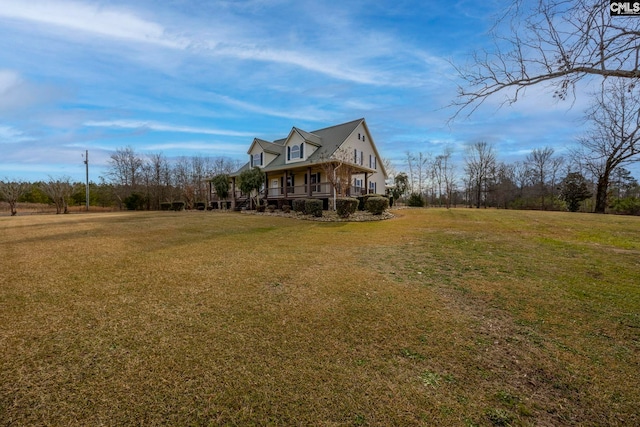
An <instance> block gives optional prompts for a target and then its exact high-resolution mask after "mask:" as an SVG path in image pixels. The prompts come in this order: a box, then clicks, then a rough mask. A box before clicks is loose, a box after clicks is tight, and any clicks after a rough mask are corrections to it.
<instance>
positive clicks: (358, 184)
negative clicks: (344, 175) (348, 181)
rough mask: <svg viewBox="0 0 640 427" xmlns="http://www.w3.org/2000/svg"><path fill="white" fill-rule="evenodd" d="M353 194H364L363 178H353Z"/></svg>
mask: <svg viewBox="0 0 640 427" xmlns="http://www.w3.org/2000/svg"><path fill="white" fill-rule="evenodd" d="M353 183H354V185H353V195H354V196H359V195H360V194H362V180H361V179H358V178H356V179H354V180H353Z"/></svg>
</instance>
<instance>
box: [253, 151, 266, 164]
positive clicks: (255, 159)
mask: <svg viewBox="0 0 640 427" xmlns="http://www.w3.org/2000/svg"><path fill="white" fill-rule="evenodd" d="M263 158H264V157H263V155H262V153H256V154H254V155H253V156H251V167H254V166H262V160H263Z"/></svg>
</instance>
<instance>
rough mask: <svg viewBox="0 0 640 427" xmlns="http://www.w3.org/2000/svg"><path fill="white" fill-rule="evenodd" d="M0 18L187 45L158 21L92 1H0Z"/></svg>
mask: <svg viewBox="0 0 640 427" xmlns="http://www.w3.org/2000/svg"><path fill="white" fill-rule="evenodd" d="M0 17H5V18H11V19H18V20H26V21H32V22H39V23H43V24H49V25H54V26H57V27H62V28H66V29H69V30H74V31H82V32H87V33H93V34H97V35H102V36H107V37H115V38H120V39H126V40H133V41H136V42H143V43H151V44H157V45H161V46H165V47H170V48H185V47H186V46H187V43H186V41H185V40H182V39H180V38H179V37H175V36H170V35H168V34H167V32H166V31H165V28H164V27H163V26H162V25H160V24H157V23H155V22H150V21H147V20H144V19H142V18H139V17H137V16H136V15H134V14H133V13H130V12H128V11H125V10H117V9H115V8H106V7H102V6H99V5H95V4H88V3H80V2H73V1H38V0H30V1H28V2H26V1H25V2H23V1H19V2H16V1H11V0H0Z"/></svg>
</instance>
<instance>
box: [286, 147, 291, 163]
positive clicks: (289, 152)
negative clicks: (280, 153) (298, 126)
mask: <svg viewBox="0 0 640 427" xmlns="http://www.w3.org/2000/svg"><path fill="white" fill-rule="evenodd" d="M287 160H291V147H287Z"/></svg>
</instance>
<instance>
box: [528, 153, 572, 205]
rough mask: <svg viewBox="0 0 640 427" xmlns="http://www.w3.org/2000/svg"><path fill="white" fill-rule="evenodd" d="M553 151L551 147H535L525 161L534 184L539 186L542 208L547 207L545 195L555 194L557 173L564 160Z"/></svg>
mask: <svg viewBox="0 0 640 427" xmlns="http://www.w3.org/2000/svg"><path fill="white" fill-rule="evenodd" d="M553 153H554V150H553V148H551V147H544V148H534V149H533V150H532V151H531V153H529V154H527V159H526V161H525V162H526V165H527V168H528V170H529V174H530V176H531V178H532V179H533V184H534V186H535V187H537V195H538V197H540V209H542V210H545V209H546V208H547V206H546V203H545V196H547V194H548V193H551V194H553V191H554V190H553V189H554V187H555V181H556V176H557V173H558V171H559V170H560V167H561V166H562V163H563V162H564V160H563V159H562V158H561V157H554V156H553Z"/></svg>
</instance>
